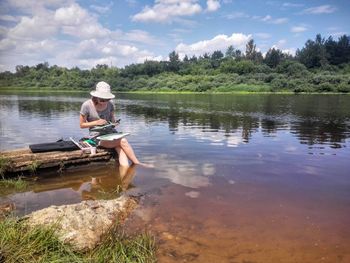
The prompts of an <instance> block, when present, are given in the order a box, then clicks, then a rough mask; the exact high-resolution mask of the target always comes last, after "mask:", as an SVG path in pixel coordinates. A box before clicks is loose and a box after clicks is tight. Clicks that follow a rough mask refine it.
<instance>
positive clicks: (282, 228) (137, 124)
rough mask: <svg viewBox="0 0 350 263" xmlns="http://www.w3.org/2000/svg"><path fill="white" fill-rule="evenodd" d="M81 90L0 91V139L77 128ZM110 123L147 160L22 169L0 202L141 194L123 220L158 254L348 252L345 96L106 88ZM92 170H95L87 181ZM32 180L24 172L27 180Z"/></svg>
mask: <svg viewBox="0 0 350 263" xmlns="http://www.w3.org/2000/svg"><path fill="white" fill-rule="evenodd" d="M88 98H89V97H88V94H72V93H67V94H54V95H52V94H51V95H48V94H42V93H38V94H27V95H25V94H21V95H10V94H2V95H0V150H9V149H17V148H23V147H27V146H28V145H29V144H34V143H41V142H53V141H56V140H58V139H60V138H64V139H67V138H69V137H70V136H73V137H82V136H84V135H86V134H87V131H85V130H80V128H79V110H80V105H81V104H82V102H83V101H85V100H86V99H88ZM114 103H115V105H116V116H117V118H120V119H121V124H120V126H119V127H118V130H119V131H123V132H129V133H130V136H129V137H128V140H129V142H130V143H131V145H132V146H133V148H134V150H135V152H136V154H137V156H138V157H139V159H140V160H141V161H143V162H147V163H152V164H154V167H155V168H154V169H153V168H143V167H131V168H130V169H128V170H121V169H119V167H118V166H116V165H115V164H114V163H113V162H111V163H109V164H103V165H92V166H91V167H89V168H88V169H82V168H76V169H70V170H67V171H64V172H63V173H60V174H59V173H57V172H53V173H51V174H47V175H40V176H39V175H33V180H32V181H31V182H30V185H29V188H28V190H27V191H25V192H22V193H20V192H18V193H13V192H12V193H8V192H5V191H1V189H0V193H1V192H2V193H1V194H0V204H1V203H5V202H9V201H11V202H14V203H15V205H16V213H17V214H19V215H23V214H27V213H29V212H31V211H34V210H37V209H41V208H44V207H47V206H50V205H60V204H68V203H77V202H80V201H81V200H85V199H95V198H105V197H106V196H108V195H109V194H115V193H116V192H118V193H119V192H122V191H127V192H128V193H130V194H137V195H142V196H143V197H142V200H141V203H142V205H141V206H140V208H139V209H137V210H136V211H135V213H134V215H133V216H132V217H131V218H130V219H129V221H128V226H127V227H128V228H129V231H131V232H132V231H134V230H135V231H137V230H139V229H142V230H147V231H149V232H150V233H152V234H153V235H155V237H156V239H157V243H158V258H159V262H295V263H296V262H304V263H306V262H330V263H331V262H332V263H333V262H350V250H349V247H350V227H349V222H350V96H349V95H281V94H248V95H243V94H242V95H241V94H235V95H233V94H117V97H116V99H115V101H114ZM92 178H95V179H93V180H92ZM34 179H35V180H34Z"/></svg>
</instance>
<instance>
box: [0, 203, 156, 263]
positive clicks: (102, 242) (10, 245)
mask: <svg viewBox="0 0 350 263" xmlns="http://www.w3.org/2000/svg"><path fill="white" fill-rule="evenodd" d="M137 203H138V201H137V200H136V199H135V198H131V197H127V196H122V197H120V198H117V199H114V200H100V201H83V202H81V203H78V204H73V205H63V206H51V207H48V208H45V209H42V210H39V211H36V212H33V213H32V214H30V215H28V216H26V217H23V218H15V217H11V216H8V217H5V218H3V219H0V248H1V249H0V262H8V263H10V262H32V261H35V262H53V261H54V262H156V258H155V241H154V238H152V237H151V236H150V235H149V234H147V233H143V234H139V235H135V236H128V235H126V234H124V232H123V230H122V224H123V222H124V221H125V220H126V218H127V217H128V215H129V214H130V213H131V212H132V211H133V209H135V207H136V206H137ZM48 248H49V249H48Z"/></svg>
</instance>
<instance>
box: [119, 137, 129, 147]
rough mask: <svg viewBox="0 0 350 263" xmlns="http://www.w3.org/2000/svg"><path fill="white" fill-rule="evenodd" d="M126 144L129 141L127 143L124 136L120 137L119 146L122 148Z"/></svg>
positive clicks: (126, 145)
mask: <svg viewBox="0 0 350 263" xmlns="http://www.w3.org/2000/svg"><path fill="white" fill-rule="evenodd" d="M128 145H129V143H128V141H127V140H126V139H125V138H122V139H121V140H120V146H121V147H122V148H124V147H128Z"/></svg>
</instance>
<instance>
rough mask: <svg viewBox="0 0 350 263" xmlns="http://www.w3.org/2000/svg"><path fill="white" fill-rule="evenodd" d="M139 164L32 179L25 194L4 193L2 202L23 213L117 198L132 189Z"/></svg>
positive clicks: (110, 166) (94, 167)
mask: <svg viewBox="0 0 350 263" xmlns="http://www.w3.org/2000/svg"><path fill="white" fill-rule="evenodd" d="M135 174H136V170H135V166H130V167H120V166H118V165H116V164H115V163H114V162H110V163H107V164H99V165H96V166H93V167H91V166H90V167H89V170H88V171H87V170H86V167H83V168H79V169H73V170H70V171H66V172H65V173H64V174H62V175H61V176H57V175H56V173H52V174H45V177H42V176H43V175H41V176H39V177H36V178H32V180H30V179H29V180H30V181H29V188H28V189H27V190H26V191H25V192H23V193H13V194H10V195H9V194H6V195H5V196H1V194H0V204H9V203H13V204H14V205H15V207H16V209H17V211H18V212H19V214H27V213H30V212H31V211H35V210H37V209H41V208H44V207H48V206H50V205H61V204H66V203H67V200H69V203H77V202H80V201H82V200H96V199H113V198H116V197H118V196H120V194H121V193H122V192H125V191H127V190H131V189H132V188H133V187H134V186H133V184H132V181H133V178H134V176H135Z"/></svg>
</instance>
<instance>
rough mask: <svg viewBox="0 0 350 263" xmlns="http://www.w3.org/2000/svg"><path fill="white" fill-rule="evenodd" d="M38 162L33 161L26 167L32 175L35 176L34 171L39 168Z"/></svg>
mask: <svg viewBox="0 0 350 263" xmlns="http://www.w3.org/2000/svg"><path fill="white" fill-rule="evenodd" d="M39 166H40V162H39V161H37V160H34V161H33V162H32V163H31V164H29V165H28V170H29V171H30V172H31V173H32V174H35V173H36V170H37V169H38V168H39Z"/></svg>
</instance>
